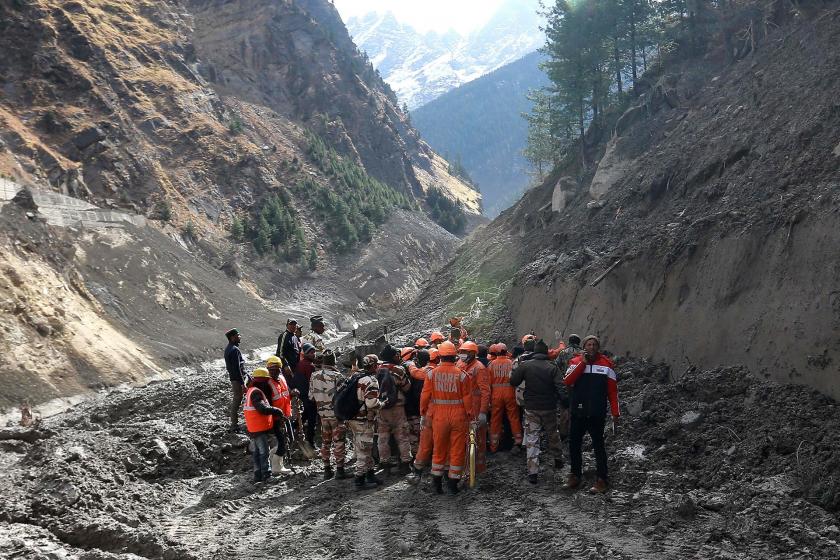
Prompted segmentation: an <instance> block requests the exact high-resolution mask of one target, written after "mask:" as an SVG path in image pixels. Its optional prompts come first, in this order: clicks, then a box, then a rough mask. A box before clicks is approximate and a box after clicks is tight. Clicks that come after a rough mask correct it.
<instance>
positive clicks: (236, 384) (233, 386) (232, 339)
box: [225, 329, 247, 432]
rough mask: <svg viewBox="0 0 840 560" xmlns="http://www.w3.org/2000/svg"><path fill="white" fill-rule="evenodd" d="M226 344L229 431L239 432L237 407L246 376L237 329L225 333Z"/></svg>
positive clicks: (243, 391) (243, 394)
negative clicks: (228, 384) (228, 386)
mask: <svg viewBox="0 0 840 560" xmlns="http://www.w3.org/2000/svg"><path fill="white" fill-rule="evenodd" d="M225 336H226V337H227V340H228V344H227V347H225V369H227V373H228V379H230V391H231V401H230V431H231V432H238V431H239V405H241V404H242V397H244V396H245V382H246V377H247V374H246V373H245V358H243V357H242V352H241V351H240V350H239V344H240V343H241V342H242V335H241V334H239V329H230V330H229V331H227V332H226V333H225Z"/></svg>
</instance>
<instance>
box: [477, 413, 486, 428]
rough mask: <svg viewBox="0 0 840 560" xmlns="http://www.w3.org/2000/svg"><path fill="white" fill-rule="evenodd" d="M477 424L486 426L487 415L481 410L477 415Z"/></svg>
mask: <svg viewBox="0 0 840 560" xmlns="http://www.w3.org/2000/svg"><path fill="white" fill-rule="evenodd" d="M478 425H479V426H486V425H487V415H486V414H485V413H483V412H482V413H481V414H479V415H478Z"/></svg>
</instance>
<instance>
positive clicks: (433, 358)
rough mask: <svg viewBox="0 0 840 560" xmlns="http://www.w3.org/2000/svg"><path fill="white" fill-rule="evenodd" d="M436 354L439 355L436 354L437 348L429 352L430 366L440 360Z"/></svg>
mask: <svg viewBox="0 0 840 560" xmlns="http://www.w3.org/2000/svg"><path fill="white" fill-rule="evenodd" d="M438 354H439V352H438V350H437V348H432V349H431V350H430V351H429V363H430V364H433V363H435V362H437V361H438V360H439V359H440V356H439V355H438Z"/></svg>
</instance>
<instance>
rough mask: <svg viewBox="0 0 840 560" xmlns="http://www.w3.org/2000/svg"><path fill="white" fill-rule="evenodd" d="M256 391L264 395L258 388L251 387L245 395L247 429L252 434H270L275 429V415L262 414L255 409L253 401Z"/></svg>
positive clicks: (244, 408)
mask: <svg viewBox="0 0 840 560" xmlns="http://www.w3.org/2000/svg"><path fill="white" fill-rule="evenodd" d="M254 391H256V392H258V393H260V394H261V395H262V391H260V390H259V389H258V388H256V387H251V388H250V389H248V392H247V393H245V406H244V407H243V410H244V411H245V427H246V428H247V429H248V432H249V433H252V434H258V433H260V432H268V431H270V430H271V428H273V427H274V415H273V414H260V413H259V412H257V409H256V408H254V403H253V402H252V400H251V399H252V398H253V396H254ZM263 398H265V395H263Z"/></svg>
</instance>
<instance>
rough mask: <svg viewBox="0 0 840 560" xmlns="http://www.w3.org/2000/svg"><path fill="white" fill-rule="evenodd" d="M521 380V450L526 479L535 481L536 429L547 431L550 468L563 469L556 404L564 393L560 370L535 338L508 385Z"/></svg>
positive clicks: (519, 382)
mask: <svg viewBox="0 0 840 560" xmlns="http://www.w3.org/2000/svg"><path fill="white" fill-rule="evenodd" d="M523 381H524V382H525V449H526V452H527V457H528V480H529V481H530V482H531V483H532V484H536V483H537V473H539V470H540V461H539V457H540V430H541V429H543V430H545V431H546V433H547V434H548V442H549V449H550V451H551V453H552V454H553V455H554V468H555V469H558V470H559V469H561V468H563V454H562V453H563V452H562V448H561V447H560V435H559V433H558V432H557V404H558V401H559V398H560V396H561V395H564V394H565V391H566V389H565V386H564V385H563V372H562V371H560V368H558V367H557V365H556V364H555V363H554V362H552V361H549V359H548V345H547V344H546V343H545V342H543V341H542V340H539V341H537V343H536V345H535V346H534V353H533V354H532V355H531V358H530V359H529V360H528V361H525V362H521V363H520V364H519V365H518V366H517V367H516V369H514V370H513V373H512V374H511V376H510V384H511V385H513V386H514V387H518V386H519V385H520V384H521V383H522V382H523Z"/></svg>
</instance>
